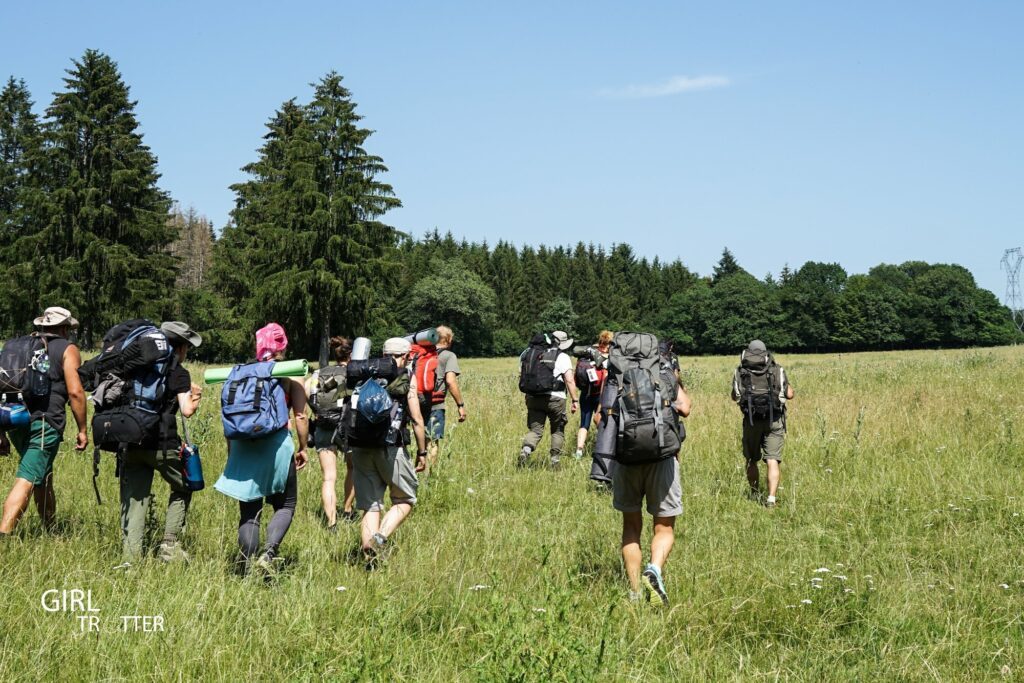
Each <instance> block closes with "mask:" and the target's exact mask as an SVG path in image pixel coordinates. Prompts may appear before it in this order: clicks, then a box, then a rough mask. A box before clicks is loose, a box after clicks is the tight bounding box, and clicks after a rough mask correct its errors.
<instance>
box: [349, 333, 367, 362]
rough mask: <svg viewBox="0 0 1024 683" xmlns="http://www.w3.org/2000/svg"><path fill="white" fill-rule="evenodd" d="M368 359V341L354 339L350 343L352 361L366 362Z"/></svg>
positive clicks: (360, 338)
mask: <svg viewBox="0 0 1024 683" xmlns="http://www.w3.org/2000/svg"><path fill="white" fill-rule="evenodd" d="M369 357H370V340H369V339H367V338H366V337H356V340H355V341H354V342H352V360H366V359H367V358H369Z"/></svg>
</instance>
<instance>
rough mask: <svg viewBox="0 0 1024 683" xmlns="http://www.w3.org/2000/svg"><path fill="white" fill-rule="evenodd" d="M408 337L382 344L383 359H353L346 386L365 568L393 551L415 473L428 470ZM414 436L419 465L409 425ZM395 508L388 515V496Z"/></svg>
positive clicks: (411, 497)
mask: <svg viewBox="0 0 1024 683" xmlns="http://www.w3.org/2000/svg"><path fill="white" fill-rule="evenodd" d="M411 350H412V344H411V343H410V342H409V340H408V339H402V338H401V337H392V338H391V339H388V340H387V341H385V342H384V350H383V356H382V357H381V358H374V359H369V360H365V361H352V362H351V363H349V366H348V388H349V389H350V390H351V391H353V395H352V399H351V401H350V402H349V406H348V409H347V413H346V418H345V419H346V423H345V430H346V433H347V434H348V442H349V444H350V445H351V447H352V464H353V466H354V469H355V485H356V507H357V508H359V509H360V510H362V511H363V524H362V533H361V544H360V546H361V548H362V551H363V555H364V557H365V559H366V567H367V569H373V568H375V567H376V565H377V562H378V561H379V560H381V559H383V558H384V557H385V556H386V555H387V553H388V550H389V547H390V546H389V543H390V538H391V535H392V534H394V533H395V530H396V529H398V527H399V526H400V525H401V524H402V522H404V521H405V519H406V517H408V516H409V513H410V512H412V508H413V506H414V505H415V504H416V490H417V488H418V486H419V482H418V480H417V478H416V473H417V472H422V471H423V470H424V469H426V466H427V446H426V433H425V431H426V430H425V428H424V426H423V415H422V413H421V412H420V401H419V392H418V390H417V387H416V377H415V376H414V375H412V373H411V372H410V370H411V367H409V355H410V352H411ZM410 422H411V423H412V428H413V433H414V434H415V437H416V465H415V467H414V466H413V465H412V463H410V462H409V457H408V456H407V455H406V451H405V448H406V446H407V445H409V432H408V429H407V426H408V424H409V423H410ZM385 490H387V491H389V493H390V496H391V508H390V509H389V510H388V511H387V513H386V514H383V518H382V513H383V512H384V492H385Z"/></svg>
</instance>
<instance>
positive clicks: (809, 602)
mask: <svg viewBox="0 0 1024 683" xmlns="http://www.w3.org/2000/svg"><path fill="white" fill-rule="evenodd" d="M800 603H801V604H803V605H810V604H812V602H811V601H810V600H809V599H807V598H804V599H803V600H801V601H800Z"/></svg>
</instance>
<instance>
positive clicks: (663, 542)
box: [651, 517, 676, 571]
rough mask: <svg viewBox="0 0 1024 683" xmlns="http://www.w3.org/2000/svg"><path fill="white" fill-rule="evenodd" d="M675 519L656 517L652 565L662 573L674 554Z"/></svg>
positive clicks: (652, 540)
mask: <svg viewBox="0 0 1024 683" xmlns="http://www.w3.org/2000/svg"><path fill="white" fill-rule="evenodd" d="M675 523H676V518H675V517H655V518H654V537H653V538H652V539H651V564H653V565H654V566H655V567H657V568H658V571H661V569H662V567H664V566H665V562H666V561H667V560H668V556H669V554H670V553H671V552H672V544H673V543H675V540H676V532H675V528H674V527H675Z"/></svg>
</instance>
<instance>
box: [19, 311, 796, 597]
mask: <svg viewBox="0 0 1024 683" xmlns="http://www.w3.org/2000/svg"><path fill="white" fill-rule="evenodd" d="M34 323H35V327H36V331H35V332H33V333H32V334H30V335H26V336H24V337H18V338H15V339H12V340H9V341H8V342H7V343H6V344H4V346H3V348H2V349H0V434H3V433H6V435H7V437H9V441H10V444H13V446H14V448H15V449H16V450H17V452H18V454H19V456H20V459H19V463H18V469H17V473H16V475H15V483H14V486H13V487H12V489H11V491H10V493H9V494H8V496H7V498H6V500H5V502H4V505H3V515H2V518H0V537H4V536H7V535H9V534H11V533H12V532H13V531H14V529H15V527H16V525H17V524H18V521H19V520H20V518H21V517H22V515H23V514H24V512H25V511H26V509H27V508H28V505H29V501H30V499H31V500H34V501H35V505H36V508H37V510H38V512H39V516H40V519H41V521H42V524H43V526H44V527H45V528H47V529H51V528H53V526H54V524H55V512H56V495H55V492H54V486H53V463H54V460H55V458H56V455H57V452H58V450H59V447H60V444H61V442H62V439H63V435H64V431H65V424H66V408H67V407H70V409H71V414H72V416H73V418H74V421H75V426H76V436H75V446H74V448H75V449H76V450H79V451H81V450H85V449H86V448H87V447H88V444H89V440H90V439H89V433H90V424H89V423H88V421H87V411H86V401H87V399H86V393H87V392H89V394H90V396H89V399H88V400H89V401H91V402H92V403H93V404H94V411H93V413H94V415H93V418H92V421H91V431H92V442H93V444H94V448H95V450H94V460H93V462H94V485H95V476H96V474H97V473H98V468H99V466H100V463H101V462H102V457H101V454H100V453H101V450H105V451H110V452H113V453H115V454H116V458H115V462H116V468H117V474H118V477H119V482H120V502H121V530H122V546H123V563H122V564H121V565H119V568H123V569H127V568H130V567H131V566H132V565H133V563H136V562H138V561H139V560H141V559H142V558H143V557H145V556H146V555H147V554H148V553H147V549H146V548H145V547H144V545H145V543H144V541H145V537H146V522H147V519H148V518H149V516H150V515H149V507H150V504H151V501H152V498H153V496H152V485H153V478H154V475H155V474H159V475H160V476H161V478H163V479H164V480H165V481H166V482H167V483H168V485H169V487H170V495H169V498H168V504H167V512H166V518H165V524H164V532H163V536H162V538H161V540H160V542H159V545H158V546H157V548H156V549H155V554H156V557H158V558H159V559H161V560H163V561H165V562H173V561H177V560H187V559H188V553H187V552H186V551H185V550H184V548H183V547H182V545H181V542H180V540H179V536H180V534H181V532H182V530H183V528H184V526H185V520H186V516H187V513H188V509H189V506H190V503H191V499H192V495H193V493H194V492H195V491H197V490H200V489H202V488H203V487H204V485H205V484H204V480H203V475H202V471H201V465H200V459H199V453H198V447H197V446H196V445H195V444H193V443H191V442H190V440H189V438H188V429H187V419H188V418H190V417H191V416H192V415H194V414H195V412H196V411H197V410H198V409H199V406H200V404H201V402H202V400H203V393H204V392H203V388H202V386H200V385H199V384H197V383H195V382H193V381H192V378H191V376H190V375H189V372H188V370H187V369H186V368H185V367H184V362H185V360H186V359H187V356H188V353H189V351H190V350H192V349H196V348H198V347H199V346H200V345H201V344H202V338H201V336H200V335H199V334H198V333H197V332H195V331H194V330H193V329H192V328H191V327H190V326H189V325H188V324H186V323H184V322H180V321H167V322H164V323H163V324H161V325H160V326H156V325H154V324H153V323H151V322H149V321H147V320H142V319H138V320H131V321H126V322H125V323H122V324H120V325H117V326H115V327H114V328H112V329H111V330H110V331H109V332H108V333H107V334H106V335H105V336H104V339H103V346H102V348H101V350H100V353H99V354H98V355H97V356H96V357H94V358H91V359H90V360H88V361H86V362H84V363H83V361H82V357H81V353H80V351H79V349H78V347H77V346H76V345H75V344H74V343H73V342H72V340H71V337H72V334H73V332H74V331H75V329H76V328H77V326H78V321H77V320H75V318H74V317H73V316H72V314H71V312H70V311H68V310H67V309H64V308H61V307H51V308H47V309H46V310H45V311H44V313H43V314H42V315H41V316H40V317H38V318H36V319H35V321H34ZM452 342H453V332H452V330H451V329H450V328H448V327H445V326H439V327H437V328H432V329H430V330H424V331H422V332H419V333H416V334H414V335H410V336H408V337H393V338H390V339H388V340H386V341H385V342H384V345H383V348H382V353H381V355H380V356H378V357H374V358H370V357H369V346H370V344H369V340H367V339H365V338H357V339H356V340H354V341H352V340H349V339H347V338H344V337H332V338H331V339H330V345H329V348H330V357H331V362H330V363H328V364H327V365H324V366H322V367H320V368H318V369H316V370H315V371H314V372H313V373H312V374H311V375H310V376H309V377H308V378H307V377H306V376H305V375H306V370H305V363H304V361H303V362H302V367H301V369H300V370H299V371H298V372H294V373H286V372H284V369H286V366H287V365H288V364H287V363H286V362H285V361H286V358H287V350H288V337H287V334H286V332H285V330H284V329H283V328H282V327H281V326H280V325H279V324H277V323H269V324H267V325H266V326H264V327H263V328H261V329H260V330H258V331H257V332H256V335H255V340H254V347H255V354H254V356H253V358H254V360H252V361H250V362H248V363H243V364H240V365H236V366H234V367H233V368H231V369H230V372H228V373H227V374H226V377H225V378H224V385H223V387H222V389H221V401H220V403H221V409H220V412H221V421H222V424H223V429H224V436H225V438H226V441H227V461H226V464H225V467H224V471H223V473H222V474H221V475H220V476H219V477H218V478H217V480H216V482H215V483H214V488H215V489H216V490H217V491H219V492H221V493H222V494H224V495H226V496H228V497H230V498H233V499H235V500H237V501H238V508H239V524H238V555H237V563H236V564H237V569H238V571H239V573H241V574H243V575H254V576H258V577H262V578H264V579H267V578H269V577H271V576H273V575H274V574H276V573H277V571H278V566H279V561H278V560H277V554H278V549H279V547H280V545H281V543H282V541H283V540H284V538H285V535H286V534H287V532H288V529H289V527H290V526H291V523H292V519H293V516H294V514H295V509H296V503H297V497H298V496H297V491H298V482H297V472H298V471H299V470H302V469H303V468H304V467H305V466H306V465H307V463H308V461H309V456H308V454H307V449H308V448H309V447H310V446H312V447H313V448H314V449H315V450H316V453H317V456H318V459H319V462H320V466H321V471H322V475H323V483H322V487H321V503H322V506H323V516H324V523H325V526H326V528H327V529H328V530H329V531H332V532H334V531H336V530H337V526H338V524H339V521H346V522H353V523H354V522H357V521H360V523H361V533H360V548H361V551H362V554H363V559H364V560H365V563H366V567H367V569H374V568H376V567H377V566H378V565H379V563H380V562H381V561H382V560H383V559H384V558H386V557H387V556H388V555H389V553H390V548H391V537H392V535H393V534H394V532H395V531H396V530H397V529H398V528H399V526H400V525H401V524H402V523H403V522H404V521H405V519H406V518H407V517H408V515H409V513H410V512H411V511H412V508H413V506H414V505H415V504H416V502H417V489H418V486H419V480H418V474H419V473H423V472H424V471H427V470H428V468H429V467H431V466H432V465H433V464H434V463H435V462H436V459H437V457H438V444H439V442H440V440H441V439H443V438H444V435H445V422H446V420H445V416H446V399H447V397H448V396H449V395H450V396H451V397H452V399H453V400H454V402H455V406H456V408H457V410H458V420H459V421H460V422H461V421H464V420H466V418H467V412H466V407H465V403H464V401H463V395H462V391H461V388H460V386H459V376H460V373H461V371H460V368H459V361H458V358H457V356H456V355H455V354H454V353H453V352H452V350H451V346H452ZM570 354H571V355H572V356H576V358H577V362H576V365H575V367H574V366H573V362H572V358H571V357H570ZM289 374H290V375H291V376H289ZM519 388H520V390H521V391H522V392H523V393H524V394H525V404H526V413H527V425H528V428H529V431H528V432H527V433H526V435H525V436H524V437H523V440H522V448H521V450H520V452H519V454H518V458H517V459H516V461H515V464H516V465H517V466H518V467H520V468H522V467H527V466H528V465H530V462H531V457H532V455H533V453H534V451H536V449H537V447H538V445H539V443H540V441H541V439H542V437H543V433H544V428H545V424H546V423H547V424H549V425H550V437H551V438H550V452H549V463H550V465H551V467H552V468H554V469H558V468H559V466H560V464H561V463H560V460H561V454H562V449H563V447H564V440H565V428H566V426H567V423H568V414H569V412H571V413H573V414H575V413H577V412H579V414H580V424H579V431H578V433H577V440H576V444H575V446H576V447H575V451H574V454H573V455H574V457H575V458H576V459H577V460H579V459H581V458H582V457H583V454H584V450H585V448H586V445H587V443H588V434H589V433H590V432H596V434H595V436H594V438H593V448H592V451H593V452H592V464H591V470H590V478H591V479H592V480H593V481H594V482H595V486H596V487H597V488H598V489H600V490H610V491H611V493H612V503H613V506H614V508H615V509H616V510H618V511H619V512H621V513H622V520H623V525H622V556H623V561H624V564H625V569H626V574H627V577H628V579H629V583H630V589H631V590H630V599H631V600H638V599H639V598H640V596H641V590H642V589H645V590H646V592H647V595H648V597H649V598H651V597H653V598H655V599H656V600H658V601H660V602H661V603H663V604H667V603H668V594H667V591H666V589H665V581H664V577H663V570H664V565H665V562H666V560H667V558H668V556H669V553H670V552H671V549H672V544H673V541H674V537H675V533H674V524H675V519H676V517H678V516H679V515H680V514H682V488H681V485H680V481H679V466H678V454H679V451H680V448H681V446H682V443H683V440H684V439H685V438H686V430H685V428H684V426H683V422H682V420H681V418H685V417H687V416H688V415H689V414H690V409H691V401H690V397H689V395H688V393H687V391H686V388H685V386H684V383H683V381H682V378H681V374H680V367H679V363H678V359H677V357H676V355H675V353H674V350H673V349H672V345H671V343H670V342H668V341H665V340H660V341H659V339H658V338H657V337H656V336H655V335H651V334H644V333H633V332H620V333H618V334H613V333H612V332H610V331H603V332H601V334H600V335H599V337H598V339H597V341H596V343H595V344H594V345H593V346H577V345H576V342H575V340H573V339H572V338H570V337H569V335H568V334H566V333H565V332H563V331H558V330H556V331H552V332H542V333H538V334H537V335H536V336H535V337H534V338H533V339H532V340H531V341H530V345H529V347H528V348H527V349H526V350H525V351H524V352H523V354H522V356H521V357H520V375H519ZM731 392H732V398H733V400H734V401H736V402H737V404H738V405H739V407H740V409H741V411H742V413H743V436H742V444H743V454H744V457H745V459H746V462H747V477H748V482H749V486H750V492H751V494H752V496H755V497H757V498H758V499H759V500H762V499H761V498H760V471H759V466H758V463H759V462H760V461H761V460H765V461H766V462H767V470H768V477H767V480H768V495H767V498H764V499H763V502H764V504H765V505H766V506H768V507H774V506H775V503H776V493H777V489H778V484H779V462H780V461H781V452H782V445H783V441H784V438H785V432H786V403H787V401H788V400H789V399H792V397H793V389H792V387H791V386H790V384H789V381H788V378H787V377H786V374H785V372H784V370H783V369H782V367H781V366H779V365H778V364H776V363H775V362H774V359H773V358H772V355H771V354H770V353H769V352H768V350H767V348H766V347H765V345H764V344H763V343H761V342H760V341H758V340H754V341H752V342H751V343H750V345H749V346H748V348H747V349H745V350H744V351H743V352H742V354H741V362H740V365H739V367H738V368H737V369H736V372H735V374H734V377H733V383H732V388H731ZM567 405H568V411H567ZM179 421H180V425H181V430H179V429H178V424H179ZM410 431H411V435H410ZM293 432H294V438H293ZM413 444H414V445H415V452H414V453H410V447H411V446H412V445H413ZM3 445H4V444H0V447H2V446H3ZM339 456H340V457H339ZM339 460H341V461H342V462H343V463H344V465H345V476H344V479H343V484H342V495H341V499H340V503H339V498H338V493H337V480H338V467H339ZM95 489H96V496H97V500H100V491H99V488H98V486H97V487H95ZM385 494H387V496H388V497H389V498H390V506H386V504H385V503H386V501H385ZM645 501H646V510H647V512H648V513H649V514H650V515H651V516H652V517H653V524H654V533H653V537H652V541H651V548H650V561H649V562H648V563H647V564H646V566H644V565H643V551H642V548H641V546H640V538H641V532H642V529H643V510H644V507H645V506H644V503H645ZM268 505H269V506H270V507H271V509H272V510H273V513H272V515H271V517H270V520H269V522H268V524H267V529H266V534H265V539H264V540H263V541H262V542H261V535H262V529H261V526H262V524H261V519H262V515H263V511H264V509H265V508H266V507H267V506H268ZM357 511H358V512H357ZM359 512H361V513H362V515H361V518H360V515H359V514H358V513H359Z"/></svg>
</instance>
